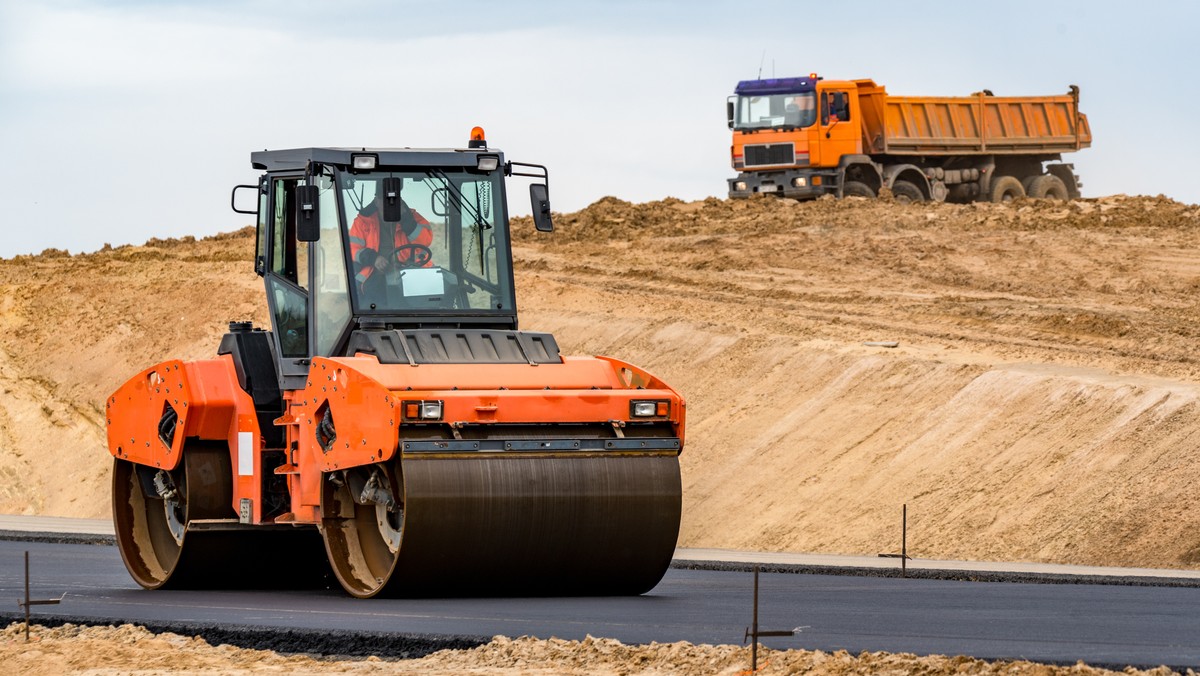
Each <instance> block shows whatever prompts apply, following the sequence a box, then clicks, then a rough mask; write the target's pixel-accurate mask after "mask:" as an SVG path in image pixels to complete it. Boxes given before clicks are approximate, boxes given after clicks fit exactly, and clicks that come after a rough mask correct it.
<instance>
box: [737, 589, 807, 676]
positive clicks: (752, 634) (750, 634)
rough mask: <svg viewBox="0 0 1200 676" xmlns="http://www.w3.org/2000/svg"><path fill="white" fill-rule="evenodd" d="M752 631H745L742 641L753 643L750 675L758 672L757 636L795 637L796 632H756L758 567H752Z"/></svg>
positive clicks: (749, 629) (791, 630) (748, 629)
mask: <svg viewBox="0 0 1200 676" xmlns="http://www.w3.org/2000/svg"><path fill="white" fill-rule="evenodd" d="M753 622H754V623H753V625H752V627H753V629H751V628H747V629H746V636H745V638H743V639H742V642H743V643H745V642H746V639H750V640H752V641H753V643H751V644H750V673H754V672H756V671H758V637H759V636H795V635H796V630H795V629H790V630H784V631H759V630H758V566H757V565H755V566H754V621H753Z"/></svg>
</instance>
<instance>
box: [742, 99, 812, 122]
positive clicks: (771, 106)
mask: <svg viewBox="0 0 1200 676" xmlns="http://www.w3.org/2000/svg"><path fill="white" fill-rule="evenodd" d="M816 121H817V94H816V92H804V93H801V94H771V95H766V96H739V97H738V100H737V116H736V117H735V118H734V122H733V128H734V129H785V128H793V129H794V128H803V127H809V126H812V124H813V123H814V122H816Z"/></svg>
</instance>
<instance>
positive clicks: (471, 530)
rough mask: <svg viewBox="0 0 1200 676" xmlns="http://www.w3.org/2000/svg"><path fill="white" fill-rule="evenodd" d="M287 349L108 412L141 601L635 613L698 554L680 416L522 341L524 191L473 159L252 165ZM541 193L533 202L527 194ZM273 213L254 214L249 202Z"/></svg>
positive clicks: (266, 338) (284, 155)
mask: <svg viewBox="0 0 1200 676" xmlns="http://www.w3.org/2000/svg"><path fill="white" fill-rule="evenodd" d="M251 163H252V165H253V167H254V168H255V169H256V170H259V171H262V172H264V173H263V174H262V176H261V178H260V179H259V181H258V183H257V184H256V185H241V186H237V187H235V188H234V190H233V195H232V198H231V201H232V206H233V208H234V210H235V211H238V212H239V213H247V214H250V213H253V214H256V215H257V217H258V225H257V238H256V242H257V243H256V250H255V255H254V267H255V272H257V274H258V275H260V276H261V277H262V278H263V281H264V283H265V285H266V295H267V307H268V311H269V315H270V318H271V328H270V329H269V330H265V329H261V328H255V327H254V326H252V325H251V324H250V323H248V322H232V323H230V325H229V332H228V333H226V334H225V335H224V337H223V338H222V339H221V343H220V346H219V347H218V349H217V354H216V356H215V357H214V358H213V359H209V360H202V361H194V362H184V361H178V360H175V361H167V362H163V363H161V364H157V365H155V366H151V367H150V368H147V369H146V370H144V371H142V372H141V373H139V374H137V375H136V376H134V377H133V378H131V379H130V380H129V381H128V382H126V383H125V384H124V385H122V386H121V387H120V388H119V389H118V390H117V391H116V392H114V393H113V394H112V396H110V397H109V398H108V400H107V402H106V404H107V405H106V409H107V424H108V445H109V452H110V453H111V454H112V456H113V458H114V464H113V521H114V524H115V527H116V539H117V544H118V546H119V549H120V551H121V556H122V558H123V559H124V562H125V565H126V567H127V568H128V570H129V573H130V575H132V576H133V579H134V580H136V581H137V583H138V584H140V585H141V586H143V587H146V588H149V589H157V588H210V589H211V588H264V587H284V588H296V587H321V586H332V585H333V584H334V581H335V580H336V583H337V584H340V585H341V586H342V588H344V589H345V590H346V591H347V592H348V593H350V594H352V595H353V596H356V597H362V598H368V597H374V596H388V597H395V596H401V597H404V596H463V595H487V596H496V595H631V594H641V593H644V592H646V591H649V590H650V589H652V588H653V587H654V586H655V585H656V584H658V582H659V580H660V579H661V578H662V576H663V574H664V573H665V572H666V569H667V567H668V565H669V564H670V561H671V556H672V554H673V552H674V549H675V543H676V540H677V538H678V534H679V521H680V509H681V483H680V474H679V454H680V453H681V452H682V450H683V440H684V414H685V411H686V406H685V403H684V400H683V398H682V397H681V396H680V395H679V394H678V393H677V392H676V391H675V390H673V389H671V387H669V386H668V385H667V384H666V383H664V382H662V381H661V380H659V379H658V378H656V377H655V376H653V375H651V374H649V373H647V372H646V371H645V370H643V369H640V368H638V367H636V366H633V365H631V364H627V363H625V362H622V361H620V360H617V359H612V358H608V357H570V356H564V355H562V354H561V353H560V352H559V347H558V345H557V343H556V342H555V340H554V337H553V336H551V335H549V334H546V333H536V332H531V331H523V330H519V329H518V328H517V306H516V296H515V292H514V284H513V268H512V263H513V261H512V247H511V242H510V239H509V233H510V231H509V220H508V213H507V208H506V204H507V202H506V192H505V188H506V178H507V177H513V176H518V177H530V178H532V179H533V181H534V182H531V184H530V185H529V193H530V199H531V207H532V214H533V219H532V220H533V223H534V226H535V227H536V228H537V230H540V231H550V230H552V229H553V223H552V220H551V215H550V206H549V197H548V195H549V193H548V188H547V185H548V182H549V181H548V173H547V171H546V168H545V167H544V166H541V165H536V164H527V163H521V162H512V161H506V160H505V158H504V154H503V153H501V152H500V151H498V150H495V149H491V148H489V147H488V146H487V142H486V140H485V139H484V135H483V132H482V130H480V129H479V128H476V129H475V130H473V131H472V135H471V140H470V142H469V144H468V147H467V148H458V149H411V148H404V149H382V148H380V149H368V148H299V149H292V150H271V151H262V152H254V153H251ZM526 180H528V179H526ZM251 196H253V199H254V200H256V203H255V204H253V208H250V207H251V206H252V204H251V202H250V199H249V198H250V197H251Z"/></svg>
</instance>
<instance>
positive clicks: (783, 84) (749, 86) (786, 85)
mask: <svg viewBox="0 0 1200 676" xmlns="http://www.w3.org/2000/svg"><path fill="white" fill-rule="evenodd" d="M819 79H820V78H818V77H812V76H810V77H781V78H772V79H770V80H742V81H741V82H739V83H737V87H736V88H734V90H733V93H734V94H758V95H764V94H801V93H803V92H812V91H816V90H817V80H819Z"/></svg>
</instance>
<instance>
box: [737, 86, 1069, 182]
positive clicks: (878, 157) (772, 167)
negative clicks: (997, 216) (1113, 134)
mask: <svg viewBox="0 0 1200 676" xmlns="http://www.w3.org/2000/svg"><path fill="white" fill-rule="evenodd" d="M726 117H727V118H728V122H729V128H730V129H731V130H732V131H733V144H732V146H731V148H730V156H731V157H730V160H731V163H732V165H733V168H734V169H735V170H737V171H738V172H739V173H738V175H737V176H736V177H734V178H731V179H729V196H730V197H735V198H744V197H750V196H751V195H756V194H770V195H778V196H783V197H791V198H795V199H813V198H817V197H820V196H822V195H833V196H835V197H844V196H855V197H875V196H877V195H878V194H879V192H880V190H881V189H883V188H887V189H889V190H891V193H892V195H893V196H894V198H895V199H896V201H899V202H921V201H925V200H932V201H938V202H941V201H952V202H971V201H992V202H1006V201H1009V200H1012V199H1015V198H1019V197H1025V196H1029V197H1035V198H1052V199H1060V200H1067V199H1076V198H1078V197H1079V194H1080V193H1079V189H1080V187H1081V184H1080V182H1079V179H1078V177H1077V176H1076V175H1075V170H1074V165H1073V164H1067V163H1063V162H1062V155H1063V153H1069V152H1074V151H1077V150H1080V149H1082V148H1087V147H1089V146H1090V145H1091V143H1092V133H1091V128H1090V127H1089V126H1088V121H1087V117H1086V116H1085V115H1084V114H1083V113H1080V112H1079V88H1078V87H1076V86H1074V85H1071V87H1070V90H1069V92H1068V93H1067V94H1065V95H1060V96H994V95H993V94H992V92H990V91H988V90H983V91H980V92H977V93H975V94H972V95H970V96H958V97H924V96H893V95H891V94H888V93H887V91H886V90H885V89H884V87H883V86H882V85H878V84H876V83H875V82H874V81H872V80H846V81H830V80H825V79H824V78H821V77H818V76H817V75H816V74H815V73H812V74H809V75H808V76H807V77H790V78H773V79H766V80H761V79H760V80H743V81H742V82H739V83H738V84H737V87H736V88H735V90H734V95H733V96H731V97H729V100H728V102H727V106H726Z"/></svg>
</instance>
